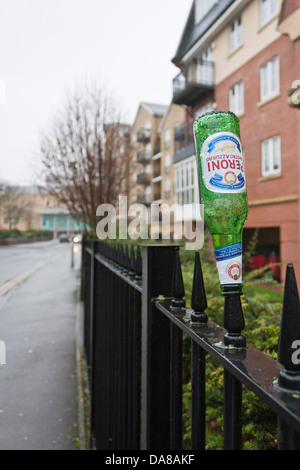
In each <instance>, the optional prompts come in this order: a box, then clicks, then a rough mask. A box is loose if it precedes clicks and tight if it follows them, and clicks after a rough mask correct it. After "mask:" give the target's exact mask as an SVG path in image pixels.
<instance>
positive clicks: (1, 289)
mask: <svg viewBox="0 0 300 470" xmlns="http://www.w3.org/2000/svg"><path fill="white" fill-rule="evenodd" d="M67 253H68V252H67V251H66V252H64V253H62V254H60V255H57V256H54V257H52V258H49V259H47V260H46V261H42V262H41V263H38V264H36V265H35V266H33V267H32V268H29V269H27V270H26V271H23V272H22V273H20V274H17V276H15V277H13V278H12V279H9V280H8V281H5V282H4V283H3V284H1V286H0V297H1V296H3V295H5V294H6V293H7V292H8V291H10V290H11V289H12V288H13V287H15V286H16V285H17V284H20V282H23V281H24V280H25V279H27V278H28V277H29V276H31V275H32V274H34V273H36V272H37V271H38V270H39V269H41V268H43V267H44V266H47V264H50V263H54V262H55V261H57V260H59V259H61V258H63V256H66V254H67Z"/></svg>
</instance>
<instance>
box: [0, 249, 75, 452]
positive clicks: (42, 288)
mask: <svg viewBox="0 0 300 470" xmlns="http://www.w3.org/2000/svg"><path fill="white" fill-rule="evenodd" d="M70 250H71V245H67V244H53V243H48V244H45V243H42V244H36V243H35V244H33V245H31V246H29V245H26V246H24V245H23V246H22V245H18V246H14V247H1V250H0V256H1V258H0V259H1V268H0V269H1V271H0V272H1V282H4V281H7V280H8V279H11V278H13V279H15V276H17V275H18V274H20V273H21V272H23V271H24V270H29V269H30V268H33V267H34V266H36V265H37V264H39V263H41V262H45V263H44V264H43V265H42V267H39V269H38V270H36V271H35V272H33V274H31V275H30V276H28V277H27V278H26V279H25V280H24V281H22V282H19V283H17V284H16V285H13V286H12V287H11V288H10V290H9V292H7V293H6V294H5V295H2V296H0V340H1V341H3V342H4V344H5V346H6V363H5V364H4V365H1V366H0V390H1V393H0V450H22V449H24V450H75V449H76V436H77V431H78V429H77V409H78V408H77V398H78V397H77V387H76V384H77V382H76V362H75V337H76V306H77V297H76V291H77V289H78V283H79V268H80V251H79V252H78V253H75V254H74V267H73V268H72V267H71V251H70ZM1 282H0V284H1ZM0 287H1V286H0Z"/></svg>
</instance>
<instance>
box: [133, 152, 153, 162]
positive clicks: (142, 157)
mask: <svg viewBox="0 0 300 470" xmlns="http://www.w3.org/2000/svg"><path fill="white" fill-rule="evenodd" d="M149 161H150V153H147V152H145V151H144V150H142V151H141V152H138V153H137V156H136V162H137V163H149Z"/></svg>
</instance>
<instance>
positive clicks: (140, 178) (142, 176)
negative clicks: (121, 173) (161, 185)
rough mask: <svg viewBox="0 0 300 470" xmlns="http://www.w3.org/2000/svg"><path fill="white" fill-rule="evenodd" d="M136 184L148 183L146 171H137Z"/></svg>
mask: <svg viewBox="0 0 300 470" xmlns="http://www.w3.org/2000/svg"><path fill="white" fill-rule="evenodd" d="M137 184H145V185H148V184H150V175H149V174H148V173H139V174H138V175H137Z"/></svg>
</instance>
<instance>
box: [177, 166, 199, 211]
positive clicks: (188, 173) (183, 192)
mask: <svg viewBox="0 0 300 470" xmlns="http://www.w3.org/2000/svg"><path fill="white" fill-rule="evenodd" d="M196 171H197V167H196V162H195V160H194V159H191V160H190V159H189V160H188V161H186V162H183V163H180V164H179V165H177V166H176V170H175V202H176V203H177V204H180V205H183V204H193V203H194V202H196V198H195V191H196V181H197V179H196V178H195V172H196Z"/></svg>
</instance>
